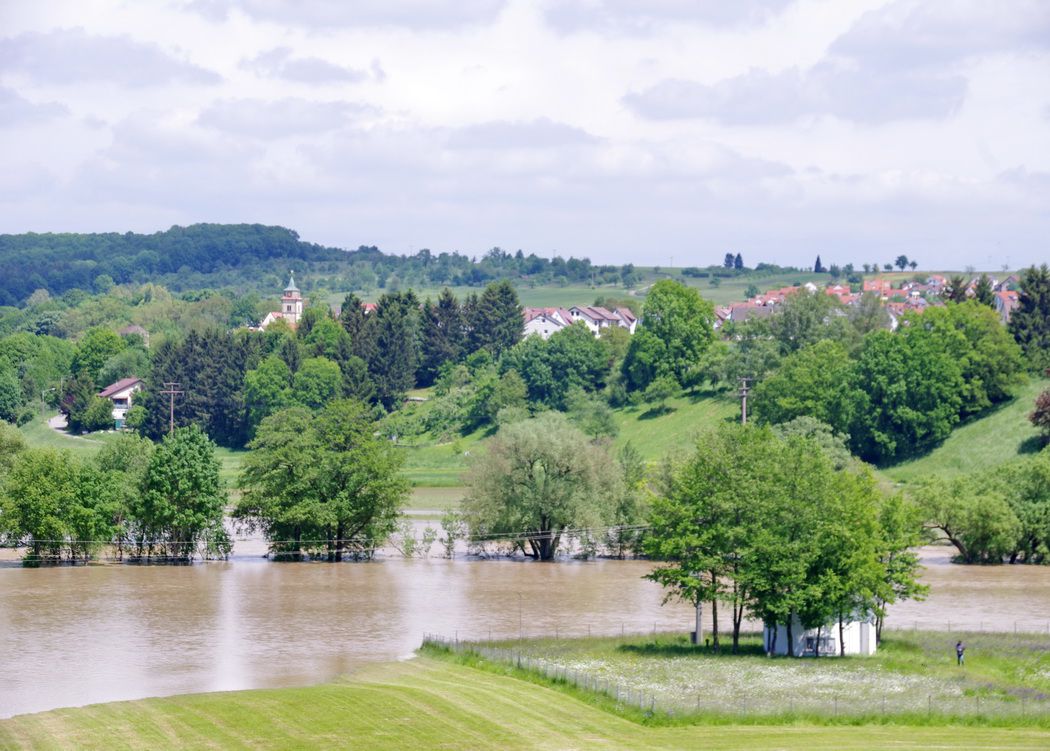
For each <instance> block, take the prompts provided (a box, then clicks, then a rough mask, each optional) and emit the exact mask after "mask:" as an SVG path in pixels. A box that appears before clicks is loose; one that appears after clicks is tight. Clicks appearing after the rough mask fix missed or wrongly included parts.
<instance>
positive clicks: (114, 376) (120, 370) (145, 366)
mask: <svg viewBox="0 0 1050 751" xmlns="http://www.w3.org/2000/svg"><path fill="white" fill-rule="evenodd" d="M147 373H149V355H148V354H147V353H146V351H145V350H144V349H140V348H139V347H127V348H125V349H123V350H121V351H120V352H118V353H117V354H115V355H113V356H112V357H110V358H109V359H108V360H106V362H105V364H103V366H102V368H101V370H99V374H98V383H100V384H104V385H109V384H111V383H116V382H117V381H119V380H120V379H121V378H132V377H134V378H142V377H144V376H145V375H146V374H147Z"/></svg>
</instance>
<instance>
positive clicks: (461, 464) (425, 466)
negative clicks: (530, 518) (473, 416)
mask: <svg viewBox="0 0 1050 751" xmlns="http://www.w3.org/2000/svg"><path fill="white" fill-rule="evenodd" d="M667 408H668V410H667V411H666V412H663V413H659V414H657V413H655V412H654V411H653V410H652V409H650V407H649V406H648V405H645V406H641V407H627V408H624V409H619V410H616V411H615V412H614V417H615V420H616V424H617V425H618V426H619V429H620V431H619V435H617V437H616V440H615V444H616V446H617V447H620V446H623V445H624V444H626V443H627V442H628V441H629V442H630V443H631V445H632V446H634V448H635V449H637V450H638V451H639V452H640V453H641V455H642V457H643V458H644V459H645V460H646V461H649V462H658V461H660V460H661V459H662V458H663V457H664V456H666V455H667V454H668V453H669V452H671V451H674V450H676V449H685V448H688V446H689V444H690V443H691V442H692V439H693V436H694V435H696V432H697V431H698V430H701V429H703V428H706V427H711V426H713V425H716V424H718V422H719V421H721V420H726V419H733V418H734V417H735V416H737V415H739V409H740V408H739V405H738V404H737V402H736V400H735V399H732V398H730V397H726V396H721V395H714V394H698V395H686V396H680V397H676V398H674V399H668V400H667ZM490 435H491V431H490V430H488V429H485V430H478V431H475V432H473V433H471V434H469V435H466V436H462V437H459V438H457V439H455V440H453V441H448V442H445V443H426V444H422V445H418V446H401V447H400V449H401V451H403V452H404V454H405V473H406V474H407V476H408V478H409V480H410V481H411V482H412V484H413V485H416V486H423V487H456V486H460V485H462V484H463V474H464V473H465V472H466V471H467V467H468V465H469V461H470V457H471V456H473V455H474V454H475V453H476V452H478V451H479V450H484V444H485V439H486V438H488V437H489V436H490ZM431 508H432V507H431Z"/></svg>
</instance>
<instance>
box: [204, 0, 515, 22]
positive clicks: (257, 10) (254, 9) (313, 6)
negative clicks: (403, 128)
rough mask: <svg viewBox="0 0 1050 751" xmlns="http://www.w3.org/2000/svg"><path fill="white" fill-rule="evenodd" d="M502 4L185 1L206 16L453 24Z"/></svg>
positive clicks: (495, 0) (487, 15) (482, 17)
mask: <svg viewBox="0 0 1050 751" xmlns="http://www.w3.org/2000/svg"><path fill="white" fill-rule="evenodd" d="M504 4H505V1H504V0H352V2H347V1H345V0H298V1H297V2H295V3H287V2H284V0H197V1H196V2H194V3H192V4H191V7H193V8H195V9H196V10H198V11H200V12H202V13H205V14H206V15H208V16H210V17H212V18H225V17H226V16H227V15H228V14H229V12H230V11H232V10H239V11H242V12H244V13H246V14H248V15H249V16H252V17H254V18H258V19H260V20H265V21H270V22H273V23H279V24H286V25H291V26H310V27H317V28H323V27H328V26H341V27H360V26H404V27H407V28H455V27H458V26H464V25H469V24H480V23H490V22H492V20H493V19H495V17H496V16H497V15H498V14H499V12H500V10H502V8H503V6H504Z"/></svg>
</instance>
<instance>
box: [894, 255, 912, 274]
mask: <svg viewBox="0 0 1050 751" xmlns="http://www.w3.org/2000/svg"><path fill="white" fill-rule="evenodd" d="M893 265H894V266H896V267H897V268H898V269H900V270H901V271H904V269H906V268H907V267H908V256H905V255H899V256H897V260H895V261H894V262H893Z"/></svg>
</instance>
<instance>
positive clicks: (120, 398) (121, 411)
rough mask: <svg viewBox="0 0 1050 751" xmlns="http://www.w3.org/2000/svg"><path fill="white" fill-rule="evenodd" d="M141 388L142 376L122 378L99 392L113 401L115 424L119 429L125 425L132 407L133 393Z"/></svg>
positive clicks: (104, 397)
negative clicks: (125, 419)
mask: <svg viewBox="0 0 1050 751" xmlns="http://www.w3.org/2000/svg"><path fill="white" fill-rule="evenodd" d="M141 390H142V379H141V378H121V379H120V380H119V381H117V382H116V383H111V384H110V385H109V386H106V388H104V389H102V390H101V391H100V392H98V395H99V396H101V397H102V398H103V399H109V400H110V401H111V402H113V425H114V427H115V428H116V429H117V430H120V429H121V428H123V427H124V418H125V417H126V416H127V414H128V410H129V409H131V397H132V394H134V393H135V392H137V391H141Z"/></svg>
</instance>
